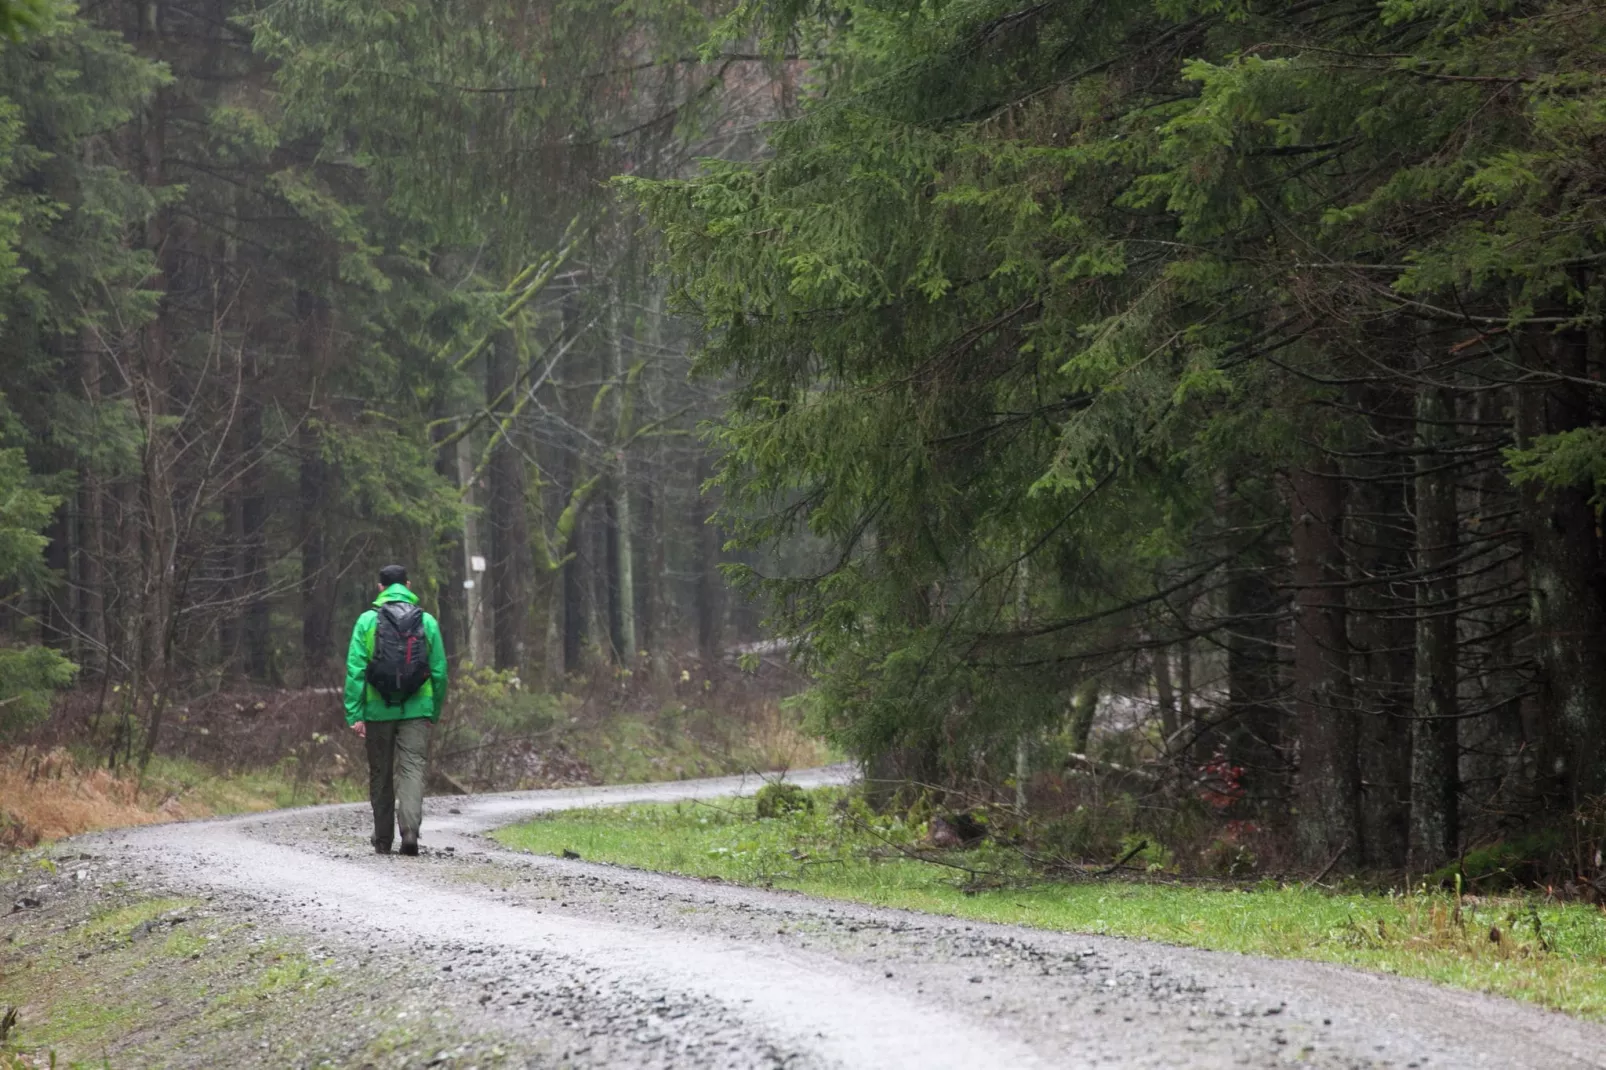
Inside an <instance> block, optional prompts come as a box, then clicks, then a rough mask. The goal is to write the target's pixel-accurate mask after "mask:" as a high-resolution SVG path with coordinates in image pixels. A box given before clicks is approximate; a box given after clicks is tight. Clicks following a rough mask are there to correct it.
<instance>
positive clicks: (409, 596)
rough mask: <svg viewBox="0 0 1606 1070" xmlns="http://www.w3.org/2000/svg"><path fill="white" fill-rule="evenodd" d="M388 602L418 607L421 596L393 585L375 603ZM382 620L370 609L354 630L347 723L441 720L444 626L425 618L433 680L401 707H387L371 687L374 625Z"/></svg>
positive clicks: (349, 657)
mask: <svg viewBox="0 0 1606 1070" xmlns="http://www.w3.org/2000/svg"><path fill="white" fill-rule="evenodd" d="M386 602H411V603H413V604H414V605H417V604H418V596H417V595H415V594H414V593H413V592H412V591H409V590H408V589H407V588H406V587H405V586H404V585H402V584H400V583H393V584H391V585H390V586H389V587H386V588H385V590H384V591H383V592H382V593H381V594H380V596H379V597H378V598H376V599H374V605H376V606H382V605H384V604H385V603H386ZM378 619H379V611H378V610H375V609H370V610H369V611H368V612H366V613H364V614H363V615H362V616H360V617H358V618H357V626H356V627H355V628H353V629H352V630H351V647H350V649H348V650H347V651H346V723H347V724H356V723H357V722H358V721H408V720H412V719H413V718H415V717H428V718H429V719H430V720H431V721H436V720H439V719H440V715H441V706H442V705H444V704H445V702H446V648H445V647H444V646H442V645H441V626H440V624H439V623H438V622H437V621H436V620H435V618H434V617H433V616H431V615H430V614H428V613H425V614H424V638H425V639H427V640H429V679H428V680H425V681H424V686H423V687H421V688H419V689H418V690H417V691H416V692H415V693H414V694H412V695H410V696H409V697H408V698H407V700H406V701H405V702H403V703H402V704H401V705H400V706H387V705H385V700H384V698H383V697H382V696H381V695H380V694H379V692H378V691H375V690H374V689H373V688H372V687H371V686H370V685H369V683H368V659H369V658H371V657H372V656H373V653H374V624H375V622H376V621H378Z"/></svg>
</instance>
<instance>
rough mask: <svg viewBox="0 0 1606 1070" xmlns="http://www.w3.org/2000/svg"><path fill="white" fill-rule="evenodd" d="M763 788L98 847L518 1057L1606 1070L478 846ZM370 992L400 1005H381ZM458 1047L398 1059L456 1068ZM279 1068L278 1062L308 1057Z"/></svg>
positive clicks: (303, 822) (1161, 963)
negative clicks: (608, 814)
mask: <svg viewBox="0 0 1606 1070" xmlns="http://www.w3.org/2000/svg"><path fill="white" fill-rule="evenodd" d="M834 775H840V774H833V773H831V772H830V771H826V772H822V773H814V774H808V775H805V776H799V777H794V779H797V780H799V781H801V782H805V783H819V782H824V781H826V780H828V779H832V777H833V776H834ZM756 786H757V785H756V783H755V782H753V781H751V780H749V781H747V782H746V783H743V782H741V781H738V780H735V779H728V780H719V781H701V782H686V783H676V784H662V785H648V786H643V787H626V788H608V789H586V790H581V791H555V792H531V793H525V794H521V795H511V796H498V797H479V798H468V799H456V800H450V799H436V800H431V801H430V803H429V807H428V817H427V818H426V822H425V832H424V845H425V853H424V856H423V857H421V858H418V859H409V858H400V857H377V856H374V855H372V854H371V853H367V852H366V850H363V849H361V848H365V847H366V843H365V841H364V840H363V836H364V834H365V825H366V822H367V814H366V812H365V808H353V807H333V808H322V809H316V810H305V811H291V812H285V813H280V814H274V815H267V816H263V817H255V818H249V819H237V820H232V821H218V822H208V823H201V824H190V825H169V826H161V827H154V828H148V829H140V830H134V831H129V832H122V833H116V834H110V835H106V836H102V837H98V838H96V839H95V840H94V841H92V843H91V845H92V846H93V849H94V850H96V851H99V852H102V853H103V855H104V857H106V858H107V859H109V860H110V861H111V864H114V865H118V866H121V867H126V868H127V869H128V870H129V871H138V872H140V873H141V874H142V875H143V879H144V880H145V881H146V882H147V883H148V884H149V885H150V886H152V887H156V886H159V887H161V888H163V889H166V890H170V891H173V892H179V893H185V894H198V895H204V896H209V897H210V898H211V902H212V903H213V904H215V905H216V906H217V908H218V909H226V910H236V911H242V912H249V913H250V914H252V916H254V917H255V918H256V919H257V920H258V922H259V923H267V924H271V925H272V926H276V927H279V928H281V929H283V930H284V931H287V932H289V933H292V934H298V935H299V936H301V937H304V938H307V939H311V940H316V941H317V942H318V943H319V946H320V948H323V949H327V951H328V953H329V954H331V955H334V956H337V957H339V958H341V959H342V960H343V961H346V962H349V963H351V964H352V966H353V968H354V969H357V970H361V969H365V968H369V969H371V968H372V964H374V963H375V962H379V961H400V962H405V963H406V964H408V966H409V967H410V968H411V967H415V966H416V967H423V969H420V970H418V976H419V977H421V978H422V980H420V981H419V982H418V983H417V985H416V986H415V987H414V988H412V989H410V990H409V998H410V999H411V1001H412V1004H411V1005H418V1004H420V1003H422V1004H424V1005H427V1006H428V1007H431V1008H434V1009H435V1011H436V1013H437V1014H443V1015H448V1016H452V1017H453V1018H454V1020H458V1021H461V1022H463V1023H464V1024H465V1026H466V1027H472V1029H473V1030H475V1031H476V1032H477V1033H479V1034H485V1033H487V1032H488V1033H490V1034H493V1035H495V1036H497V1037H499V1038H501V1039H502V1043H503V1044H504V1046H505V1047H504V1049H503V1050H504V1061H503V1062H502V1065H508V1066H575V1067H593V1066H594V1067H603V1066H607V1067H636V1066H641V1067H753V1066H768V1067H796V1068H802V1067H874V1068H899V1067H908V1068H920V1070H936V1068H942V1067H966V1068H981V1067H1049V1066H1053V1067H1062V1068H1069V1067H1095V1066H1097V1067H1242V1066H1248V1067H1273V1066H1284V1065H1293V1064H1297V1065H1301V1066H1314V1067H1400V1068H1406V1067H1421V1068H1424V1070H1426V1068H1431V1067H1436V1066H1443V1067H1470V1066H1477V1067H1500V1068H1519V1067H1533V1068H1535V1070H1567V1068H1573V1067H1602V1066H1606V1054H1603V1053H1606V1043H1603V1042H1606V1029H1603V1028H1602V1027H1599V1026H1595V1025H1590V1024H1586V1023H1582V1022H1578V1021H1574V1020H1572V1019H1568V1018H1565V1017H1562V1016H1560V1015H1554V1014H1548V1013H1545V1012H1543V1011H1538V1010H1535V1009H1532V1008H1529V1007H1525V1006H1522V1005H1519V1004H1515V1003H1511V1002H1507V1001H1502V1000H1496V999H1490V998H1485V997H1480V996H1475V995H1470V994H1467V993H1461V992H1454V991H1450V990H1445V989H1438V988H1433V987H1431V986H1428V985H1424V984H1419V983H1415V982H1410V981H1402V980H1398V979H1394V978H1388V977H1380V976H1374V975H1370V974H1363V973H1358V972H1353V971H1347V970H1342V969H1337V968H1333V967H1327V966H1322V965H1316V964H1309V963H1294V962H1280V961H1271V960H1263V959H1256V958H1250V957H1245V956H1235V955H1224V954H1215V953H1209V952H1199V951H1190V950H1183V949H1177V948H1170V947H1165V946H1161V945H1155V944H1145V943H1139V942H1132V941H1123V940H1116V939H1107V938H1097V937H1087V936H1074V935H1065V934H1056V933H1045V932H1039V931H1036V930H1030V929H1022V928H1014V927H1009V926H993V925H981V924H975V923H964V922H959V921H955V920H951V919H944V918H935V917H930V916H925V915H918V914H911V913H906V912H901V911H889V910H876V909H869V908H862V907H856V906H851V905H844V904H839V903H832V902H825V901H821V900H815V899H811V898H808V897H806V896H801V895H797V894H793V893H785V892H765V891H760V890H754V889H742V888H736V887H732V886H727V885H719V884H711V883H707V882H700V881H692V880H684V879H679V878H669V877H661V876H656V875H651V874H642V873H637V872H632V871H628V870H622V869H618V868H615V867H609V866H600V865H592V864H589V863H585V862H573V861H563V860H558V859H549V858H537V857H534V856H528V855H521V854H516V853H511V852H505V851H502V850H500V849H498V848H497V847H496V846H495V845H494V844H492V843H491V842H490V841H488V840H486V839H484V838H483V837H481V836H480V835H479V834H480V833H481V832H483V831H485V830H487V829H490V828H494V827H496V826H499V825H503V824H507V823H509V822H511V821H514V820H516V819H518V818H519V817H520V816H522V815H526V814H531V813H535V812H539V811H543V810H552V809H560V808H570V807H575V806H586V805H602V804H612V803H622V802H631V801H644V800H657V801H667V800H673V799H683V798H690V797H712V796H716V795H721V794H729V793H731V792H734V791H738V790H751V789H753V788H754V787H756ZM81 842H88V841H81ZM372 999H373V1000H374V1002H375V1004H376V1006H378V1007H381V1008H382V1007H383V1006H384V1003H385V999H386V994H385V993H384V992H379V993H375V994H374V995H373V997H372ZM341 1028H342V1023H341V1022H340V1021H339V1020H332V1019H324V1020H309V1021H305V1022H301V1023H297V1024H296V1025H295V1026H294V1027H293V1030H292V1031H294V1030H302V1031H311V1032H316V1031H318V1030H339V1029H341ZM307 1039H308V1038H307V1037H306V1036H300V1037H295V1036H291V1037H284V1036H279V1037H265V1038H264V1039H263V1041H262V1049H263V1050H264V1051H265V1052H267V1051H291V1050H307V1049H308V1048H309V1047H312V1046H315V1045H309V1044H308V1043H306V1041H307ZM447 1056H448V1053H445V1052H442V1053H438V1054H433V1055H432V1054H431V1053H430V1052H419V1053H417V1061H416V1062H413V1063H410V1064H408V1063H407V1059H408V1058H410V1056H407V1055H406V1053H403V1057H402V1062H403V1064H408V1065H418V1066H425V1065H457V1064H456V1063H453V1062H451V1061H450V1060H449V1059H448V1057H447ZM284 1058H285V1059H286V1060H288V1061H279V1060H278V1059H275V1058H272V1057H269V1056H267V1055H264V1056H263V1061H262V1062H260V1063H259V1064H257V1065H262V1066H273V1067H279V1066H287V1065H299V1064H297V1063H295V1062H294V1060H293V1059H290V1058H289V1057H288V1056H286V1057H284ZM169 1062H170V1064H171V1065H186V1063H185V1060H184V1058H183V1057H182V1056H181V1055H179V1054H177V1053H175V1054H173V1055H172V1057H171V1059H170V1060H169Z"/></svg>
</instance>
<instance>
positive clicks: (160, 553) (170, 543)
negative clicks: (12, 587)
mask: <svg viewBox="0 0 1606 1070" xmlns="http://www.w3.org/2000/svg"><path fill="white" fill-rule="evenodd" d="M140 39H141V43H142V44H143V45H144V46H145V49H146V51H147V52H148V54H150V55H152V56H154V57H158V58H160V56H161V54H162V53H163V51H164V48H163V42H162V5H161V4H160V3H158V2H157V0H144V2H143V3H142V4H141V8H140ZM142 119H143V130H142V134H143V136H142V138H141V154H142V157H143V159H142V161H141V162H142V164H143V166H142V176H141V177H142V179H143V180H144V183H145V185H146V187H147V188H149V189H151V190H157V189H160V188H161V187H162V186H163V185H165V179H166V168H167V161H166V137H167V91H166V90H158V91H157V92H156V93H154V94H153V95H152V97H151V101H150V103H149V105H147V107H146V111H145V114H144V116H143V117H142ZM167 224H168V217H167V213H166V212H165V211H158V212H156V213H154V214H153V215H152V216H151V218H150V220H149V222H148V223H147V224H146V234H145V240H146V245H147V247H148V248H149V249H151V250H152V251H153V252H154V253H155V254H156V262H157V268H156V274H155V276H154V277H153V278H152V279H151V280H149V283H148V285H149V286H150V288H151V289H153V290H156V291H158V292H163V291H165V290H166V289H167V284H168V279H169V278H170V276H171V272H170V270H169V267H170V265H169V263H168V261H169V260H170V258H171V256H172V253H171V250H169V249H168V248H167ZM170 315H171V309H170V307H169V303H168V300H167V298H166V297H165V295H164V297H163V298H162V300H161V301H160V302H159V304H158V308H157V313H156V316H155V318H154V319H153V320H152V321H151V322H150V324H148V325H147V326H146V327H145V328H144V330H143V332H142V334H143V337H142V338H141V339H140V341H141V345H140V358H141V359H140V363H141V369H140V382H138V383H136V384H135V387H134V389H135V392H136V405H137V407H138V411H139V412H140V415H141V417H142V423H143V424H144V433H145V442H144V449H143V451H142V457H141V462H142V467H143V473H142V477H143V478H142V482H141V487H140V491H141V507H142V512H143V513H144V516H145V525H144V528H143V532H142V534H143V543H142V546H143V551H144V553H143V555H142V556H143V562H142V568H141V573H142V575H141V580H142V585H141V586H142V594H143V597H142V598H141V600H140V606H139V610H140V623H141V624H142V625H143V634H142V636H141V639H140V665H141V668H142V669H143V672H142V673H141V676H142V679H141V680H140V681H139V685H137V686H136V689H135V690H136V694H135V696H134V701H135V702H136V703H138V701H139V700H140V695H139V693H138V691H139V690H140V689H141V688H142V687H145V686H149V687H153V688H155V689H156V692H157V693H156V694H155V695H153V698H152V703H151V711H150V717H149V719H148V721H147V723H146V726H145V741H144V746H143V747H142V748H141V752H140V759H139V764H140V768H141V769H144V768H145V766H146V765H147V764H148V763H149V762H150V759H151V755H152V754H154V753H155V751H156V747H157V745H158V744H159V742H160V740H161V733H162V718H163V711H164V709H165V703H164V702H163V701H162V698H163V696H162V694H161V693H162V692H164V691H166V690H167V689H166V688H165V687H164V686H163V685H164V684H165V682H166V674H167V669H168V665H167V660H166V654H167V646H168V632H169V628H170V624H171V620H170V617H171V614H172V613H173V612H174V611H175V607H174V606H173V605H172V601H171V597H172V593H173V582H174V578H175V577H174V565H175V560H174V556H175V554H176V550H177V548H176V546H174V539H175V538H176V537H177V524H176V519H175V516H174V511H173V487H172V483H171V478H172V465H173V458H172V451H171V443H170V442H169V430H168V428H167V426H166V416H167V407H168V391H169V389H170V383H169V374H170V370H169V367H168V346H169V342H170V339H169V336H168V318H169V316H170Z"/></svg>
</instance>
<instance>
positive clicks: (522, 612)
mask: <svg viewBox="0 0 1606 1070" xmlns="http://www.w3.org/2000/svg"><path fill="white" fill-rule="evenodd" d="M518 375H519V352H518V341H517V339H516V338H514V336H513V332H512V331H508V330H503V331H498V332H497V334H496V337H495V338H494V339H493V340H492V343H491V347H490V353H489V355H488V358H487V361H486V371H485V397H486V402H487V404H495V405H496V408H495V410H494V412H495V414H496V416H497V418H498V422H499V423H500V422H501V421H506V420H508V419H509V418H510V412H511V410H512V408H513V391H512V389H511V388H512V386H513V384H514V383H515V382H516V381H517V379H518ZM504 393H506V394H507V397H505V398H503V399H502V400H501V401H500V402H497V398H499V397H501V395H502V394H504ZM495 430H496V428H495V427H494V426H493V429H492V432H493V433H495ZM513 433H514V428H513V427H511V426H509V427H507V428H506V429H505V430H504V432H503V433H502V434H501V436H500V437H499V438H498V440H497V443H496V445H495V447H494V448H493V449H492V450H491V460H490V468H489V472H488V475H489V480H490V499H491V500H490V516H489V520H490V525H491V559H490V562H489V564H490V568H489V570H488V574H489V579H490V585H491V589H490V599H491V619H492V622H493V626H494V628H495V635H496V640H495V655H496V667H497V668H498V669H502V670H504V671H509V672H515V673H518V674H520V675H521V676H522V675H523V674H524V673H525V671H526V662H527V658H528V653H529V650H528V644H529V634H528V632H529V621H528V617H529V604H530V528H529V518H528V516H527V515H526V513H525V509H526V503H525V470H524V458H523V457H522V456H521V455H520V454H519V450H518V448H517V446H516V445H515V443H514V441H513Z"/></svg>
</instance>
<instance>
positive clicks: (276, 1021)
mask: <svg viewBox="0 0 1606 1070" xmlns="http://www.w3.org/2000/svg"><path fill="white" fill-rule="evenodd" d="M83 857H84V856H81V855H80V856H77V859H79V860H72V861H67V860H64V862H63V865H62V866H60V867H57V866H56V865H55V864H54V863H53V862H52V861H51V860H50V859H48V858H46V857H44V856H43V855H37V854H36V855H35V856H34V857H30V858H24V857H22V856H12V858H11V859H9V860H7V861H4V862H0V889H3V890H7V891H15V890H16V889H18V888H27V889H28V890H29V891H30V893H32V894H34V895H35V896H36V897H37V898H38V900H41V901H42V903H41V905H39V906H36V907H34V908H31V909H28V910H25V911H22V912H20V913H18V914H16V915H14V916H12V917H11V918H10V919H8V928H7V932H6V936H5V939H4V940H3V941H0V1015H3V1014H4V1013H5V1011H6V1009H7V1008H8V1007H11V1008H15V1011H16V1014H17V1017H16V1019H15V1022H14V1025H13V1026H12V1028H11V1029H10V1030H8V1033H7V1035H6V1036H4V1037H3V1038H0V1070H45V1068H47V1067H51V1068H55V1070H74V1068H82V1070H106V1068H112V1070H116V1068H122V1067H133V1066H179V1067H208V1068H210V1067H300V1068H304V1070H334V1068H336V1067H368V1068H372V1070H416V1068H417V1067H420V1066H424V1065H426V1063H427V1064H428V1065H430V1066H435V1067H440V1068H442V1070H467V1068H468V1067H477V1068H479V1070H492V1068H495V1067H501V1066H505V1065H508V1063H509V1061H510V1060H508V1059H505V1058H504V1055H505V1054H506V1053H504V1052H502V1051H501V1049H500V1048H499V1047H498V1046H497V1043H496V1042H495V1041H494V1040H493V1039H490V1038H484V1037H478V1036H474V1035H472V1034H469V1035H465V1034H463V1033H462V1032H461V1030H460V1028H459V1027H458V1026H457V1025H455V1024H454V1022H453V1018H452V1012H451V1011H450V1009H449V1008H442V1007H440V1006H437V1005H435V1002H434V1000H433V999H432V998H431V997H430V995H429V993H428V992H427V990H425V989H424V988H423V987H422V986H423V983H424V981H425V979H426V978H425V976H424V975H423V971H421V970H419V969H416V968H414V967H412V966H410V965H408V964H407V963H405V962H404V961H401V960H399V959H398V960H397V961H391V962H386V961H370V960H369V959H367V957H366V956H363V957H360V958H359V957H358V956H356V955H353V954H351V953H349V952H336V951H335V950H333V949H330V948H325V947H321V946H316V945H309V944H308V943H306V942H304V941H298V940H295V939H291V938H288V937H283V936H278V935H274V934H272V933H269V932H265V931H263V930H261V929H259V928H258V926H257V925H256V923H255V922H254V921H252V920H251V919H250V917H249V916H247V915H246V914H242V913H241V912H240V911H238V910H229V909H219V908H216V907H214V906H213V905H211V904H209V903H207V902H204V901H198V900H194V899H176V898H165V897H151V896H147V895H143V894H140V893H139V892H137V891H134V890H132V889H130V888H128V887H126V886H122V885H113V886H110V887H102V888H92V887H89V886H88V885H89V881H84V882H80V881H76V880H74V879H72V878H71V877H70V876H69V875H67V874H66V872H65V870H66V869H68V868H73V867H81V866H83V864H84V863H83V862H82V861H81V859H82V858H83ZM40 881H44V882H45V884H44V885H40V884H39V883H38V882H40ZM36 888H38V889H41V890H37V891H35V889H36ZM376 1001H377V1002H376ZM432 1055H433V1058H432ZM518 1065H523V1063H519V1064H518Z"/></svg>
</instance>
